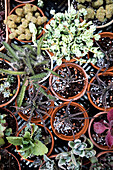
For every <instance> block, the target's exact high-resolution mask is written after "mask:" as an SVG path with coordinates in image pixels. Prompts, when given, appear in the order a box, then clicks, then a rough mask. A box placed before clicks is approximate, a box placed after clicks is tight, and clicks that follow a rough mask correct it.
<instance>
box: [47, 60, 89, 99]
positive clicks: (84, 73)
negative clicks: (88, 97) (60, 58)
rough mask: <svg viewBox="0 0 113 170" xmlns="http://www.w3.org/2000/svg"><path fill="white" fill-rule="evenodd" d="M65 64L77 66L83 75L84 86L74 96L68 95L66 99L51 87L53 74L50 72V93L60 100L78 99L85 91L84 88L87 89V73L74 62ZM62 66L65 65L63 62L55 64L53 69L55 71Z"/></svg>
mask: <svg viewBox="0 0 113 170" xmlns="http://www.w3.org/2000/svg"><path fill="white" fill-rule="evenodd" d="M66 65H67V66H72V67H74V68H77V69H78V70H79V71H81V72H82V73H83V76H84V78H85V81H84V86H83V88H82V90H81V91H80V93H78V94H77V95H75V96H72V97H69V98H68V99H66V98H64V97H62V96H61V95H59V93H56V92H55V91H54V89H53V87H52V78H53V75H52V74H51V75H50V78H49V86H50V87H51V91H52V93H53V94H54V95H55V96H56V97H57V98H59V99H60V100H63V101H70V100H72V99H73V100H78V99H79V98H80V97H82V96H83V95H84V94H85V92H86V89H87V86H88V77H87V74H86V72H85V70H84V69H83V68H82V67H80V66H79V65H77V64H75V63H66ZM62 67H65V64H61V65H60V66H56V67H55V68H54V69H53V71H56V70H58V69H61V68H62Z"/></svg>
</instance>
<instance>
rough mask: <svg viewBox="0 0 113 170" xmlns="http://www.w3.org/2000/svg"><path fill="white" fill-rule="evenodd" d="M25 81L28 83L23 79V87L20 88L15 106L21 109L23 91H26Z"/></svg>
mask: <svg viewBox="0 0 113 170" xmlns="http://www.w3.org/2000/svg"><path fill="white" fill-rule="evenodd" d="M27 81H28V80H27V78H25V79H24V81H23V85H22V87H21V91H20V93H19V95H18V97H17V106H18V107H21V105H22V102H23V99H24V95H25V91H26V87H27V85H26V84H27Z"/></svg>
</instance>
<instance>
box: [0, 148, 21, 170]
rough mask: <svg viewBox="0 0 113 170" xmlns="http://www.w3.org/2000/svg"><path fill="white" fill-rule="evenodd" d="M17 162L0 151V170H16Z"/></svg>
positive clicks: (3, 151) (6, 153) (9, 155)
mask: <svg viewBox="0 0 113 170" xmlns="http://www.w3.org/2000/svg"><path fill="white" fill-rule="evenodd" d="M18 169H19V167H18V164H17V160H16V159H15V158H14V157H13V156H12V155H11V154H9V153H8V152H6V151H5V150H1V151H0V170H18Z"/></svg>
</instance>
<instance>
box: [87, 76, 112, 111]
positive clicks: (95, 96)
mask: <svg viewBox="0 0 113 170" xmlns="http://www.w3.org/2000/svg"><path fill="white" fill-rule="evenodd" d="M99 78H100V79H101V80H102V81H103V82H104V83H105V84H106V86H105V85H102V83H100V85H101V86H100V87H98V86H94V85H91V87H90V91H91V92H94V93H96V94H91V99H92V101H93V103H94V104H95V105H97V106H98V107H101V108H102V107H106V108H110V107H113V86H112V87H111V89H110V90H109V91H107V92H106V97H105V98H104V95H103V97H102V93H101V92H102V91H103V90H105V89H106V87H107V86H108V85H110V83H111V82H112V83H113V76H110V75H108V76H107V75H103V76H99ZM93 83H94V84H98V82H97V80H94V81H93ZM98 93H101V94H98ZM103 99H104V102H105V100H106V103H105V104H103V102H102V100H103Z"/></svg>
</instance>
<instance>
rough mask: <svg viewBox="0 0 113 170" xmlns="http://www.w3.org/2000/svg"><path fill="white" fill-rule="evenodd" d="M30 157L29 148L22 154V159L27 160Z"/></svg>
mask: <svg viewBox="0 0 113 170" xmlns="http://www.w3.org/2000/svg"><path fill="white" fill-rule="evenodd" d="M30 155H31V148H29V149H28V150H26V151H25V154H23V155H22V156H23V158H28V157H29V156H30Z"/></svg>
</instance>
